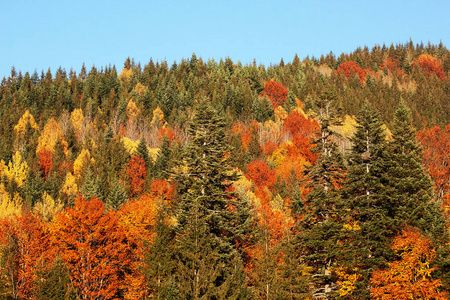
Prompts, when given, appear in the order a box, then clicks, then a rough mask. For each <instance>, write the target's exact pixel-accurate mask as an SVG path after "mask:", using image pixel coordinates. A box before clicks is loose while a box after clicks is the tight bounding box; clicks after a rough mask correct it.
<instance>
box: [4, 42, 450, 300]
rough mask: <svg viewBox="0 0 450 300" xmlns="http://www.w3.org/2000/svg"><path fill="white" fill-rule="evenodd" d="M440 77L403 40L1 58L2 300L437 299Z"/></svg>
mask: <svg viewBox="0 0 450 300" xmlns="http://www.w3.org/2000/svg"><path fill="white" fill-rule="evenodd" d="M28 71H30V70H28ZM449 76H450V51H449V50H448V49H447V48H446V47H445V46H444V45H442V43H441V44H439V45H432V44H430V43H428V44H425V45H424V44H423V43H421V44H414V43H413V42H412V41H410V42H408V43H405V44H398V45H390V46H387V45H383V46H381V45H377V46H374V47H373V48H371V49H370V48H368V47H364V48H357V49H356V50H355V51H353V52H351V53H348V54H339V55H335V54H333V53H331V52H330V53H329V54H327V55H323V56H321V57H320V58H316V57H306V58H303V59H302V60H301V59H300V58H299V57H298V56H297V55H295V56H294V57H293V60H292V61H290V62H287V61H283V60H281V61H280V62H279V63H278V64H275V65H270V66H264V65H257V63H256V62H253V63H250V64H246V65H243V64H242V63H240V62H233V61H232V60H231V59H230V58H226V59H221V60H220V61H215V60H213V59H210V60H208V61H204V60H203V59H202V58H200V57H197V56H196V55H195V54H192V56H191V57H190V58H189V59H182V60H181V61H179V62H174V63H173V64H172V65H169V64H168V62H167V61H156V62H154V61H153V60H151V59H150V61H149V62H148V63H147V64H145V65H141V64H140V63H136V62H135V61H134V60H133V59H132V58H128V59H126V60H125V62H124V64H123V66H120V67H116V66H111V65H109V66H104V67H100V68H99V67H95V66H92V67H91V68H90V69H89V68H87V67H86V66H85V65H83V66H82V68H81V71H80V72H78V73H77V72H76V71H74V70H70V71H67V70H65V69H61V68H60V69H58V70H50V69H49V70H47V71H42V72H40V73H38V72H37V71H34V72H33V71H31V72H27V70H16V69H14V68H12V70H11V74H10V75H9V76H8V77H4V78H3V80H2V82H1V85H0V124H1V125H0V299H36V300H38V299H39V300H40V299H55V300H56V299H99V300H100V299H105V300H106V299H214V300H216V299H217V300H218V299H448V298H450V235H449V232H450V77H449Z"/></svg>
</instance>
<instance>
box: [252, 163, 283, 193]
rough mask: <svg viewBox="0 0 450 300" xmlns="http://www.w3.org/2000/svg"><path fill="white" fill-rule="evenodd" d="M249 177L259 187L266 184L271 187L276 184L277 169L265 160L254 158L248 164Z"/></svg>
mask: <svg viewBox="0 0 450 300" xmlns="http://www.w3.org/2000/svg"><path fill="white" fill-rule="evenodd" d="M246 176H247V178H248V179H250V180H251V181H253V183H254V184H255V185H256V186H257V187H262V186H266V187H268V188H269V189H270V188H272V187H273V186H274V185H275V181H276V178H275V171H274V170H272V169H270V168H269V166H268V165H267V163H266V162H265V161H263V160H254V161H252V162H251V163H249V164H248V165H247V175H246Z"/></svg>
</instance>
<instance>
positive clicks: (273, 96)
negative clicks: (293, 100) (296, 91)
mask: <svg viewBox="0 0 450 300" xmlns="http://www.w3.org/2000/svg"><path fill="white" fill-rule="evenodd" d="M260 96H267V97H268V98H269V100H270V102H271V103H272V108H273V109H275V108H276V107H278V106H280V105H281V106H282V105H283V104H284V102H285V101H286V99H287V96H288V91H287V90H286V88H285V87H284V86H283V85H281V84H279V83H278V82H275V80H273V79H271V80H270V81H268V82H265V83H264V91H263V92H262V93H261V95H260Z"/></svg>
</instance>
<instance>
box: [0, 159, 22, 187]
mask: <svg viewBox="0 0 450 300" xmlns="http://www.w3.org/2000/svg"><path fill="white" fill-rule="evenodd" d="M3 164H4V162H3ZM3 175H5V176H6V178H7V179H8V181H9V182H12V181H14V182H15V183H16V184H17V186H18V187H22V186H23V185H24V183H25V181H26V180H27V177H28V165H27V162H26V161H23V160H22V156H21V155H20V153H19V151H17V152H16V153H15V154H14V155H13V157H12V161H10V162H9V164H8V169H5V170H4V172H3Z"/></svg>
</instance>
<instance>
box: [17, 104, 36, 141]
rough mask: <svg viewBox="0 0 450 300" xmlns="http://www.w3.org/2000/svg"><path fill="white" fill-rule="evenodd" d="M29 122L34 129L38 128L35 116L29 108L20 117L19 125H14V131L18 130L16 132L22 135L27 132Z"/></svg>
mask: <svg viewBox="0 0 450 300" xmlns="http://www.w3.org/2000/svg"><path fill="white" fill-rule="evenodd" d="M28 124H30V127H31V128H33V129H34V130H36V129H37V128H38V127H37V124H36V122H35V121H34V118H33V116H32V115H31V114H30V112H29V111H28V109H27V110H26V111H25V113H24V114H23V116H22V117H21V118H20V120H19V122H18V123H17V125H16V126H14V131H15V132H16V134H18V135H22V134H24V133H25V129H26V128H27V125H28Z"/></svg>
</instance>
